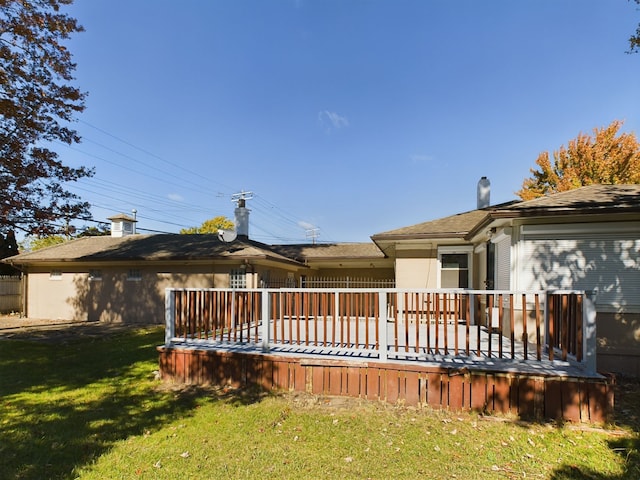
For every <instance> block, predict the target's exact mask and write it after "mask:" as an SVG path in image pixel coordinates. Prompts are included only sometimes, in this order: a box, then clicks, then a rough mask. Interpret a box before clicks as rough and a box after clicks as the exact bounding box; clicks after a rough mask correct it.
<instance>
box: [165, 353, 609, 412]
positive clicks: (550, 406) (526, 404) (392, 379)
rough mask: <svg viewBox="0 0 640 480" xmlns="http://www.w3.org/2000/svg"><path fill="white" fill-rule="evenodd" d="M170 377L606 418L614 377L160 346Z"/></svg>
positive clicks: (180, 380) (423, 403)
mask: <svg viewBox="0 0 640 480" xmlns="http://www.w3.org/2000/svg"><path fill="white" fill-rule="evenodd" d="M158 352H159V356H160V362H159V363H160V375H161V378H162V379H163V381H165V382H171V383H177V384H189V385H220V386H231V387H234V388H245V387H253V386H257V387H260V388H263V389H265V390H269V391H299V392H306V393H310V394H314V395H329V396H348V397H355V398H362V399H367V400H377V401H384V402H389V403H392V404H396V403H400V404H404V405H407V406H426V405H428V406H430V407H432V408H443V409H449V410H452V411H478V412H485V413H488V414H511V415H515V416H517V417H519V418H523V419H537V420H542V419H552V420H562V421H569V422H586V423H605V422H606V421H607V420H608V419H610V418H611V415H612V413H613V384H614V382H613V379H612V378H595V377H593V376H591V377H581V376H566V375H563V376H560V375H552V374H540V373H536V374H531V373H527V372H504V371H491V370H487V369H477V370H476V369H470V368H466V367H465V368H454V367H446V366H433V365H421V364H406V363H391V362H379V361H367V360H357V359H354V360H349V359H316V358H312V357H308V356H289V355H273V354H260V353H249V352H237V351H223V350H215V349H206V348H201V349H198V348H193V347H181V346H169V347H167V346H160V347H158Z"/></svg>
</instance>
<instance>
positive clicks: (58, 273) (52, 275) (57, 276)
mask: <svg viewBox="0 0 640 480" xmlns="http://www.w3.org/2000/svg"><path fill="white" fill-rule="evenodd" d="M49 280H62V270H51V272H49Z"/></svg>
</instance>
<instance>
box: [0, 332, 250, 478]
mask: <svg viewBox="0 0 640 480" xmlns="http://www.w3.org/2000/svg"><path fill="white" fill-rule="evenodd" d="M162 339H163V332H162V330H160V329H154V330H138V331H130V332H128V333H125V334H120V335H117V336H112V337H109V338H105V339H91V340H88V341H87V340H86V339H85V341H83V342H70V343H67V344H64V345H60V344H51V343H46V344H43V343H35V342H26V341H9V340H3V341H0V411H1V412H2V416H1V417H0V458H2V462H1V463H2V469H1V471H0V479H4V478H6V479H9V478H11V479H41V478H59V479H66V478H75V475H74V471H76V469H77V468H79V467H83V466H85V465H89V464H91V463H92V462H93V461H94V460H95V459H97V458H98V457H99V456H100V455H102V454H104V453H105V452H106V451H108V450H109V449H110V448H111V447H112V446H113V445H114V444H115V443H116V442H119V441H122V440H125V439H127V438H129V437H131V436H137V435H145V434H148V433H150V432H153V431H154V430H157V429H160V428H162V427H163V423H164V422H168V421H172V420H173V419H176V418H180V417H184V416H186V415H190V414H191V412H193V410H194V407H195V406H196V405H197V404H198V402H199V401H201V399H202V398H203V397H205V396H206V397H207V401H225V402H231V403H233V404H238V405H240V404H242V405H244V404H249V403H255V402H258V401H260V399H261V398H262V395H261V394H260V393H259V392H236V391H219V392H218V391H213V390H211V389H207V391H203V390H202V389H195V388H194V389H182V390H174V389H170V388H164V387H161V385H160V384H159V383H158V381H157V380H155V379H154V377H155V370H157V369H158V354H157V351H156V348H155V347H156V346H157V345H158V344H160V343H161V342H162Z"/></svg>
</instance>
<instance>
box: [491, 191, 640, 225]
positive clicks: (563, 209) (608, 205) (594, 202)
mask: <svg viewBox="0 0 640 480" xmlns="http://www.w3.org/2000/svg"><path fill="white" fill-rule="evenodd" d="M628 211H640V185H588V186H586V187H581V188H577V189H575V190H569V191H566V192H561V193H556V194H554V195H548V196H544V197H539V198H535V199H533V200H529V201H526V202H517V203H513V204H511V205H508V206H503V207H500V206H497V207H493V208H492V212H491V215H492V216H493V217H499V216H505V215H507V216H533V215H535V216H538V215H562V214H575V213H581V214H601V213H616V212H628Z"/></svg>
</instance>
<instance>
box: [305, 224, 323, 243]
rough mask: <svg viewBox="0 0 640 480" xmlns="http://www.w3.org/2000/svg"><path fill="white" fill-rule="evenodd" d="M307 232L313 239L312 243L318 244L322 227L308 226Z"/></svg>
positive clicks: (308, 236)
mask: <svg viewBox="0 0 640 480" xmlns="http://www.w3.org/2000/svg"><path fill="white" fill-rule="evenodd" d="M305 233H306V234H307V238H310V239H311V243H313V244H314V245H315V244H316V238H318V237H319V236H320V229H319V228H317V227H313V228H308V229H306V230H305Z"/></svg>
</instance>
